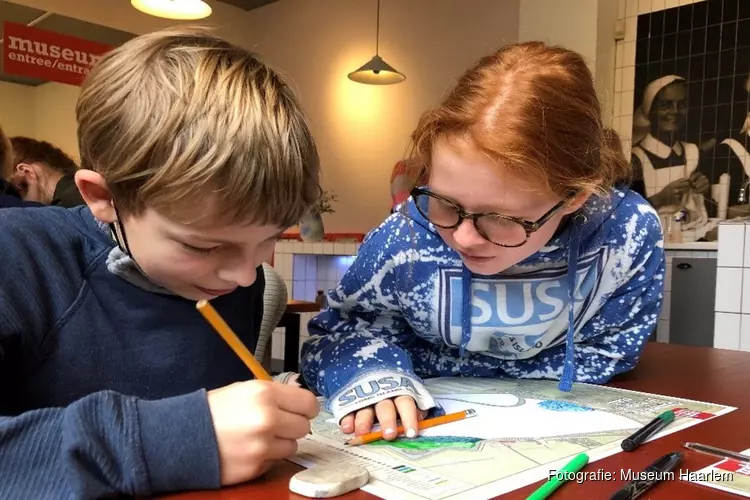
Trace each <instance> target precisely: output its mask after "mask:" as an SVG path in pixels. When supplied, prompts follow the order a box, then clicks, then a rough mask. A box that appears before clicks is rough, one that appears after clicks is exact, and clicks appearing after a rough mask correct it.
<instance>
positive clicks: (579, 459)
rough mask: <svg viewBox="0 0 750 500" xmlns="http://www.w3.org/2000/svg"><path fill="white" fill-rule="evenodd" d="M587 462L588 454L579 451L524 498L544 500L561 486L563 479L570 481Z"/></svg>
mask: <svg viewBox="0 0 750 500" xmlns="http://www.w3.org/2000/svg"><path fill="white" fill-rule="evenodd" d="M587 463H589V456H588V455H586V454H585V453H581V454H580V455H577V456H576V457H574V458H573V460H571V461H570V462H568V463H567V464H566V465H565V467H563V468H562V469H560V470H559V471H556V472H555V475H554V476H552V477H551V478H549V480H548V481H547V482H546V483H544V484H543V485H541V486H540V487H539V489H538V490H536V491H535V492H534V493H532V494H531V495H529V497H528V498H527V499H526V500H544V499H545V498H547V497H548V496H550V495H551V494H552V493H554V491H555V490H556V489H557V488H559V487H560V486H562V484H563V483H564V482H565V481H570V480H571V479H574V478H575V474H576V472H578V471H579V470H581V469H583V468H584V467H586V464H587Z"/></svg>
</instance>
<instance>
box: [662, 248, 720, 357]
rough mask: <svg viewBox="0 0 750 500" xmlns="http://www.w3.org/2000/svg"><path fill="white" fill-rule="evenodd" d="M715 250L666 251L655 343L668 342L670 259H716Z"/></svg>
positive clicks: (670, 284)
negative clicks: (662, 293) (661, 302)
mask: <svg viewBox="0 0 750 500" xmlns="http://www.w3.org/2000/svg"><path fill="white" fill-rule="evenodd" d="M716 254H717V252H716V250H667V251H666V260H667V272H666V275H665V276H664V304H663V305H662V308H661V314H660V315H659V324H658V326H657V327H656V341H657V342H665V343H666V342H669V310H670V308H671V307H672V259H673V258H674V257H690V258H693V259H716Z"/></svg>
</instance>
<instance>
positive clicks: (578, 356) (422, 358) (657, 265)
mask: <svg viewBox="0 0 750 500" xmlns="http://www.w3.org/2000/svg"><path fill="white" fill-rule="evenodd" d="M406 208H407V210H408V217H406V216H404V215H403V214H402V213H396V214H393V215H391V216H390V217H389V218H388V219H387V220H386V221H385V222H384V223H383V224H382V225H381V226H380V227H379V228H378V229H376V230H374V231H372V232H371V233H370V234H369V235H368V236H367V238H366V239H365V242H364V244H363V245H362V248H361V249H360V252H359V255H358V256H357V259H356V261H355V262H354V264H353V265H352V266H351V268H349V270H348V272H347V273H346V275H345V276H344V277H343V279H342V280H341V283H340V284H339V286H338V287H337V288H336V289H335V290H332V291H331V292H330V293H329V295H328V306H329V307H328V310H327V311H325V312H323V313H321V314H320V315H318V316H317V317H315V318H314V319H313V320H312V321H311V322H310V325H309V327H308V329H309V330H310V338H309V339H308V340H307V341H306V342H305V344H304V346H303V347H302V364H303V375H304V377H305V380H306V381H307V383H308V386H309V387H312V388H314V389H315V390H316V391H317V392H318V393H319V394H322V395H323V396H325V397H326V398H327V403H326V406H327V409H328V410H329V411H330V412H332V413H333V414H334V415H335V416H336V418H341V417H343V416H344V415H346V414H348V413H351V412H353V411H356V410H357V409H359V408H362V407H365V406H369V405H372V404H374V403H376V402H377V401H380V400H382V399H386V398H391V397H394V396H397V395H410V396H413V397H414V398H415V400H416V401H417V404H418V405H419V406H420V408H422V409H423V410H426V409H429V408H433V407H434V406H435V402H434V400H433V399H432V398H431V396H430V395H429V393H428V392H427V390H426V388H425V387H424V385H423V384H422V379H423V378H428V377H441V376H475V377H514V378H536V379H539V378H546V379H558V380H560V385H559V387H560V389H562V390H564V391H569V390H570V389H571V387H572V384H573V382H588V383H604V382H607V381H608V380H609V379H610V378H611V377H612V376H614V375H616V374H618V373H622V372H624V371H627V370H630V369H632V368H633V367H634V366H635V364H636V363H637V361H638V358H639V357H640V354H641V351H642V350H643V347H644V346H645V345H646V342H647V340H648V337H649V335H650V334H651V332H652V331H653V329H654V327H655V326H656V322H657V320H658V317H659V311H660V310H661V304H662V298H663V293H662V292H663V288H664V269H665V267H664V249H663V240H662V231H661V226H660V223H659V218H658V216H657V215H656V213H655V212H654V210H653V208H652V207H651V206H650V205H649V204H648V203H647V202H646V201H645V200H644V199H643V198H642V197H640V196H639V195H637V194H635V193H633V192H631V191H629V190H627V189H624V190H623V189H615V190H613V191H612V192H611V193H610V194H609V196H608V197H604V198H599V197H592V198H590V199H589V200H588V201H587V202H586V204H585V205H584V206H583V207H582V208H581V209H580V210H579V211H577V212H576V214H575V215H574V216H573V217H571V218H570V220H569V221H568V222H567V223H566V224H565V225H564V226H563V227H562V228H561V229H560V231H559V232H558V234H557V235H556V236H555V237H554V238H553V239H552V240H551V241H550V242H549V243H547V245H546V246H544V247H543V248H541V249H540V250H539V251H538V252H536V253H535V254H533V255H531V256H530V257H528V258H527V259H525V260H524V261H522V262H520V263H519V264H517V265H515V266H513V267H512V268H510V269H507V270H505V271H503V272H502V273H500V274H497V275H494V276H480V275H475V274H473V273H471V272H470V271H469V270H468V269H467V268H466V267H464V266H463V264H462V261H461V258H460V256H459V255H458V254H457V253H456V252H455V251H454V250H452V249H451V248H450V247H448V246H447V245H446V244H445V243H444V242H443V240H442V238H441V237H440V236H439V234H438V233H437V231H436V230H435V228H434V227H433V226H432V225H431V224H430V223H429V222H428V221H426V220H425V219H424V217H422V216H421V215H420V213H419V211H417V209H416V207H415V206H414V201H413V200H411V199H410V200H409V201H408V202H407V206H406Z"/></svg>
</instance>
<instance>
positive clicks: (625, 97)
mask: <svg viewBox="0 0 750 500" xmlns="http://www.w3.org/2000/svg"><path fill="white" fill-rule="evenodd" d="M631 88H632V87H631ZM634 98H635V95H634V92H633V91H632V90H629V91H627V92H623V93H622V98H621V103H620V106H621V109H622V112H621V113H620V114H621V115H622V116H627V115H632V114H633V99H634ZM631 123H632V122H631ZM628 137H630V135H628Z"/></svg>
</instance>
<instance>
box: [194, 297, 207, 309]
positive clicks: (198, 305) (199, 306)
mask: <svg viewBox="0 0 750 500" xmlns="http://www.w3.org/2000/svg"><path fill="white" fill-rule="evenodd" d="M206 304H208V302H207V301H206V299H201V300H199V301H198V302H196V303H195V308H196V309H203V308H204V307H205V306H206Z"/></svg>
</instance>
